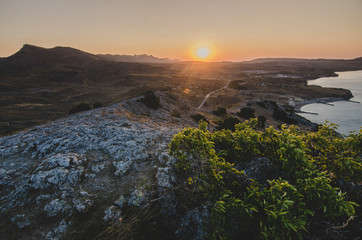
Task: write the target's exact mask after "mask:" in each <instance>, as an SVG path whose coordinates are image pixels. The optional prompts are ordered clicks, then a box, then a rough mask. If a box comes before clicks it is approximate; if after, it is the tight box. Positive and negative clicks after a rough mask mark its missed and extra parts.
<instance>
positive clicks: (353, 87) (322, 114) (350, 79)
mask: <svg viewBox="0 0 362 240" xmlns="http://www.w3.org/2000/svg"><path fill="white" fill-rule="evenodd" d="M337 74H338V77H324V78H319V79H316V80H310V81H308V85H319V86H322V87H334V88H344V89H349V90H350V91H351V92H352V94H353V98H351V99H350V101H336V102H330V104H331V105H329V104H323V103H312V104H307V105H305V106H303V107H302V108H301V111H303V112H312V113H317V114H318V115H312V114H305V113H298V114H299V115H301V116H303V117H305V118H307V119H308V120H310V121H312V122H315V123H318V124H320V123H325V121H326V120H328V121H330V122H332V123H336V124H338V125H339V128H338V132H339V133H342V134H345V135H347V134H349V132H350V131H356V132H358V131H359V129H360V127H361V126H362V103H361V102H362V71H349V72H337Z"/></svg>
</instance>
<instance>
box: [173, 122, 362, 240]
mask: <svg viewBox="0 0 362 240" xmlns="http://www.w3.org/2000/svg"><path fill="white" fill-rule="evenodd" d="M257 125H258V122H257V120H256V119H251V120H250V121H246V122H244V123H241V124H237V125H236V126H235V131H230V130H220V131H216V132H213V133H211V132H209V131H208V130H207V123H205V122H203V121H200V123H199V128H186V129H184V130H182V131H181V132H179V133H177V134H176V135H175V136H174V137H173V139H172V141H171V144H170V151H171V154H172V156H174V157H175V159H176V167H177V169H178V173H179V177H180V178H183V179H184V180H185V184H186V185H187V187H188V189H192V190H193V191H194V192H197V193H198V194H203V195H204V196H205V197H206V198H207V200H208V201H210V202H211V203H212V207H211V214H210V219H208V221H207V226H208V230H207V232H208V234H209V236H207V238H208V239H240V238H243V239H255V238H261V239H302V238H303V236H304V235H305V234H307V233H308V232H309V231H311V228H312V226H313V225H316V224H320V225H318V226H322V225H323V224H322V223H325V222H329V223H333V224H335V225H337V224H342V223H343V222H346V220H347V219H348V218H349V217H350V216H353V215H354V214H355V207H356V206H358V205H357V204H356V203H355V202H352V201H350V199H348V198H347V195H346V193H343V192H342V191H341V190H340V188H338V187H340V186H339V185H338V184H339V183H340V182H344V183H346V182H348V183H349V184H352V183H360V182H361V177H362V167H361V166H362V165H361V158H360V156H361V149H362V148H361V144H362V137H361V133H362V131H360V133H359V134H351V135H350V136H348V137H346V138H343V137H341V136H339V135H337V134H336V133H335V131H334V125H324V126H322V127H321V128H320V129H319V131H317V132H302V131H300V130H299V129H298V128H297V127H296V126H290V127H286V126H285V125H283V126H282V128H281V130H276V129H274V128H273V127H269V128H267V129H265V130H264V131H260V130H257V128H256V127H257ZM257 157H266V158H268V159H270V160H271V161H272V162H273V163H274V164H276V165H279V166H280V168H281V169H282V170H283V171H284V172H285V175H283V177H284V179H283V178H281V177H280V178H279V179H269V180H268V181H266V184H265V183H259V182H257V181H256V180H253V179H251V178H249V177H248V176H247V175H246V173H244V172H243V171H240V170H238V169H237V168H236V167H235V166H236V165H238V164H239V163H241V162H245V161H252V160H253V159H255V158H257Z"/></svg>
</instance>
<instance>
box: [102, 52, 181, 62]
mask: <svg viewBox="0 0 362 240" xmlns="http://www.w3.org/2000/svg"><path fill="white" fill-rule="evenodd" d="M97 56H99V57H101V58H102V59H105V60H108V61H115V62H145V63H175V62H179V60H177V59H173V60H171V59H168V58H157V57H154V56H152V55H147V54H141V55H118V54H117V55H112V54H98V55H97Z"/></svg>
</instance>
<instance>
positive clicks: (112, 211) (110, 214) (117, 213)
mask: <svg viewBox="0 0 362 240" xmlns="http://www.w3.org/2000/svg"><path fill="white" fill-rule="evenodd" d="M121 217H122V212H121V210H120V209H117V207H115V206H110V207H109V208H108V209H107V210H106V211H104V217H103V220H104V221H105V222H113V221H115V220H119V219H120V218H121Z"/></svg>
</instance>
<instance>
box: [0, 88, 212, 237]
mask: <svg viewBox="0 0 362 240" xmlns="http://www.w3.org/2000/svg"><path fill="white" fill-rule="evenodd" d="M159 96H161V97H160V102H161V105H162V108H161V109H159V110H157V111H155V110H151V109H149V108H147V107H146V106H145V105H143V104H142V103H140V102H138V101H137V99H132V100H128V101H124V102H122V103H121V104H115V105H112V106H110V107H106V108H99V109H94V110H91V111H88V112H84V113H79V114H75V115H72V116H70V117H69V118H65V119H60V120H58V121H55V122H52V123H49V124H46V125H43V126H38V127H35V128H32V129H30V130H28V131H24V132H20V133H17V134H15V135H12V136H8V137H4V138H1V139H0V189H1V192H0V201H1V205H0V214H1V230H0V238H1V239H92V238H94V237H96V236H100V237H102V236H106V235H107V234H106V233H105V229H107V227H109V226H116V225H115V224H117V223H118V224H119V223H122V220H123V219H124V218H125V217H126V218H127V217H129V215H130V214H131V212H132V213H137V212H142V211H144V212H147V211H145V209H149V207H150V206H154V205H155V204H154V203H156V202H157V211H158V212H157V216H158V218H160V217H159V216H162V219H163V220H162V221H159V222H160V224H162V227H165V228H166V230H165V232H170V234H171V235H172V236H180V235H182V234H188V236H190V237H192V238H196V239H197V236H196V235H201V227H200V226H201V222H202V221H201V220H202V217H201V216H203V215H205V214H207V213H206V212H205V209H204V208H202V207H201V208H200V207H199V206H198V207H195V209H190V210H189V211H186V212H185V211H184V212H183V213H182V214H179V213H178V212H177V209H176V207H177V201H176V200H175V196H174V193H173V191H172V189H173V187H174V182H175V176H174V173H173V159H172V158H171V157H170V156H169V155H168V144H169V142H170V140H171V137H172V135H173V134H175V133H176V132H177V131H178V130H180V129H182V128H184V127H185V126H186V125H190V126H192V125H195V123H194V122H193V121H192V120H191V119H189V118H188V117H187V116H183V117H182V118H178V117H172V116H171V114H170V113H172V112H174V111H176V110H178V109H187V108H188V106H187V104H186V103H184V102H182V100H180V99H178V98H177V97H173V98H170V97H169V96H163V95H162V94H161V93H159ZM189 112H191V113H192V110H190V111H188V113H189ZM179 115H181V116H182V113H180V114H179ZM195 221H196V222H198V223H199V224H198V225H197V224H196V225H197V226H196V225H195V224H194V223H195ZM192 224H194V226H193V227H191V228H190V226H192ZM116 227H117V226H116ZM186 232H187V233H186ZM104 234H105V235H104ZM195 234H196V235H195ZM157 237H158V236H157V235H155V236H154V237H153V238H154V239H156V238H157ZM151 238H152V237H151Z"/></svg>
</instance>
